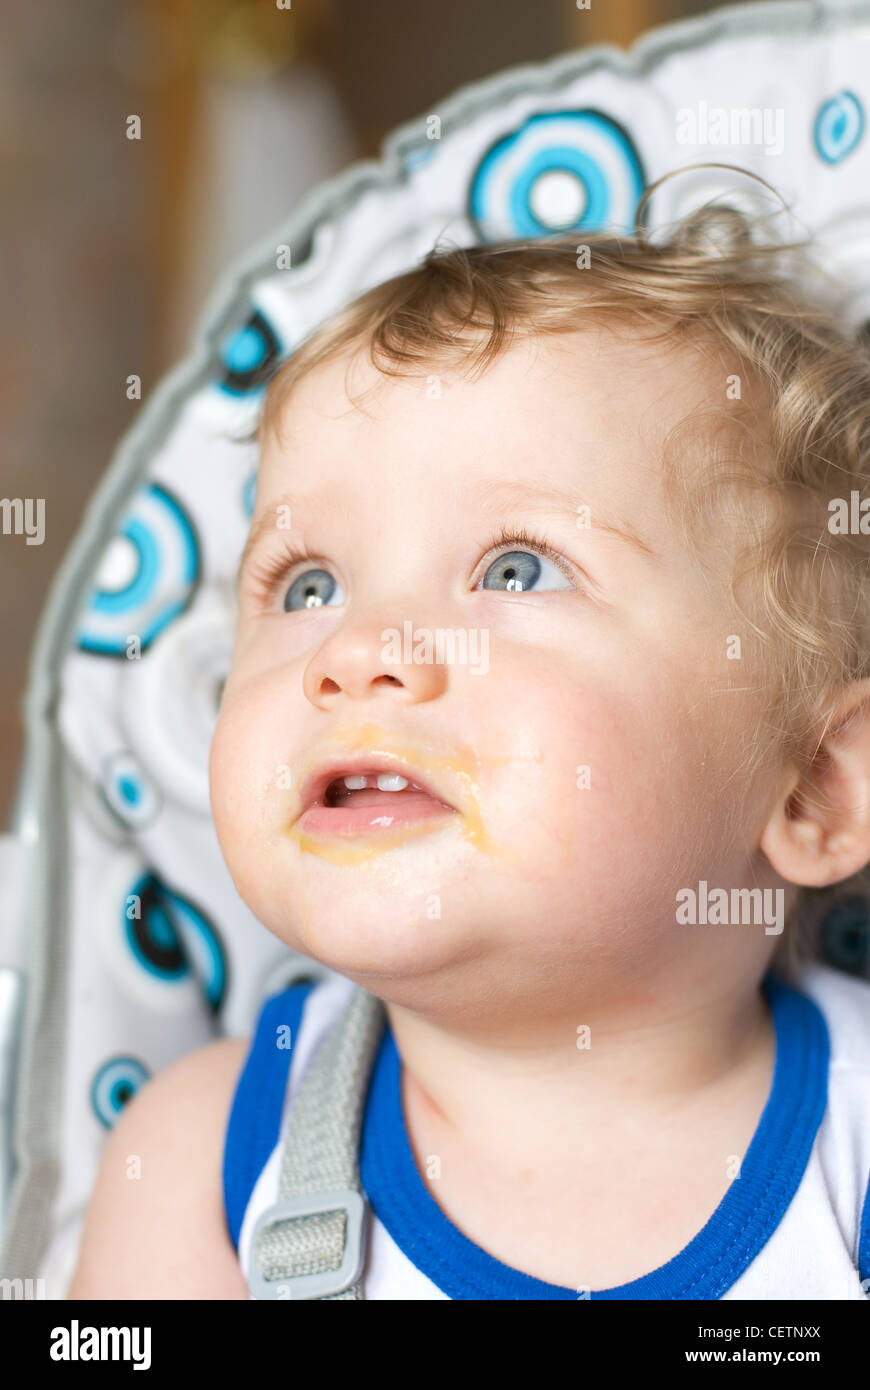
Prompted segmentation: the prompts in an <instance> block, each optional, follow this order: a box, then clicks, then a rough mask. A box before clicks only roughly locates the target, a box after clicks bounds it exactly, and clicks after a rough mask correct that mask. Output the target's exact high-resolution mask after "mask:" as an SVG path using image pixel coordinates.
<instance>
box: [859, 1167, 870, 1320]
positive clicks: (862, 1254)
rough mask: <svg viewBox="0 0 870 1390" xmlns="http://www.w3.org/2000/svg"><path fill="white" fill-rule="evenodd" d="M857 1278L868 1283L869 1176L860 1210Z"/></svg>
mask: <svg viewBox="0 0 870 1390" xmlns="http://www.w3.org/2000/svg"><path fill="white" fill-rule="evenodd" d="M858 1278H859V1279H860V1280H861V1282H862V1284H863V1283H864V1281H865V1280H867V1281H868V1283H870V1178H868V1179H867V1191H866V1192H865V1193H864V1209H863V1211H862V1212H861V1234H860V1237H859V1245H858ZM867 1297H868V1298H870V1288H868V1289H867Z"/></svg>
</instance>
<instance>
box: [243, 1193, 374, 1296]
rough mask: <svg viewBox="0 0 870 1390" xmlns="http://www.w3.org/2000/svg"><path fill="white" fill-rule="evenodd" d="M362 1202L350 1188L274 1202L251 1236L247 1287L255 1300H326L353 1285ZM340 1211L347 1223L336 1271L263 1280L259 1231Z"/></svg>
mask: <svg viewBox="0 0 870 1390" xmlns="http://www.w3.org/2000/svg"><path fill="white" fill-rule="evenodd" d="M365 1209H366V1208H365V1202H364V1200H363V1197H362V1194H361V1193H359V1192H356V1191H355V1190H354V1189H353V1188H351V1187H339V1188H335V1189H334V1190H332V1191H330V1192H312V1193H303V1194H302V1195H301V1196H296V1197H285V1198H284V1199H283V1200H282V1201H280V1202H275V1203H274V1204H273V1205H272V1206H271V1207H267V1209H266V1210H265V1211H264V1212H263V1213H262V1215H261V1216H260V1217H259V1218H258V1220H257V1222H256V1225H255V1226H254V1230H253V1233H252V1235H251V1243H250V1246H249V1249H250V1252H251V1254H250V1268H249V1272H248V1288H249V1289H250V1290H251V1294H252V1295H253V1297H254V1298H256V1299H260V1298H269V1299H275V1298H290V1299H294V1298H303V1299H304V1298H325V1297H327V1296H328V1295H329V1294H333V1293H342V1292H343V1290H344V1289H348V1288H350V1286H351V1284H355V1283H356V1281H357V1280H358V1279H359V1277H360V1274H361V1273H362V1266H363V1256H364V1253H365V1251H364V1242H363V1218H364V1216H365ZM328 1211H343V1212H344V1213H345V1217H346V1221H345V1228H344V1252H343V1254H342V1259H341V1264H340V1265H337V1266H336V1268H335V1269H325V1270H322V1271H321V1272H320V1273H319V1274H290V1275H287V1276H286V1277H284V1278H281V1277H279V1278H277V1279H264V1277H263V1272H262V1270H261V1268H260V1262H259V1260H258V1259H257V1241H258V1238H259V1235H260V1232H261V1231H263V1230H265V1229H266V1227H268V1226H273V1225H276V1224H277V1223H278V1222H279V1221H286V1220H288V1219H289V1218H291V1217H295V1216H318V1215H319V1214H320V1213H321V1212H328ZM287 1290H289V1292H287Z"/></svg>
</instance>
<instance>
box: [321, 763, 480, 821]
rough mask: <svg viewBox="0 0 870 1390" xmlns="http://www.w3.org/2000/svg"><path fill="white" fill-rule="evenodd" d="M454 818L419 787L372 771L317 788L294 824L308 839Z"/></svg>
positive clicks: (452, 809) (448, 807) (343, 776)
mask: <svg viewBox="0 0 870 1390" xmlns="http://www.w3.org/2000/svg"><path fill="white" fill-rule="evenodd" d="M456 814H457V812H456V808H455V807H454V806H451V805H450V804H449V803H448V802H445V801H442V800H440V798H438V797H437V796H436V795H435V794H434V792H431V791H429V790H428V789H427V788H426V787H425V786H422V785H420V784H419V783H418V782H415V781H412V780H411V779H410V778H408V777H405V776H403V775H402V774H400V773H395V772H384V771H379V770H377V769H371V770H370V771H365V772H363V771H354V772H349V773H342V774H339V775H338V776H336V777H333V778H331V780H330V781H329V782H327V783H326V785H325V786H324V787H322V789H315V790H314V794H313V800H309V802H308V805H307V806H306V808H305V810H304V811H303V813H302V815H301V816H300V817H299V821H298V825H299V828H300V829H301V830H303V831H305V832H307V833H308V834H310V835H323V834H326V835H331V834H339V835H359V834H366V833H369V832H377V831H382V830H389V829H396V828H399V827H402V826H408V825H413V824H417V823H419V822H421V821H425V820H429V819H433V818H443V817H447V816H454V815H456Z"/></svg>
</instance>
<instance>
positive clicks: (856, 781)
mask: <svg viewBox="0 0 870 1390" xmlns="http://www.w3.org/2000/svg"><path fill="white" fill-rule="evenodd" d="M813 770H814V773H815V776H816V780H817V784H818V787H819V795H818V796H815V795H814V794H813V792H812V790H811V789H810V787H809V786H808V785H807V784H806V782H805V781H804V780H803V779H802V778H800V776H799V775H798V773H797V772H796V770H795V769H794V767H792V769H791V777H790V779H789V780H787V782H786V784H785V785H784V787H783V788H782V795H781V796H780V799H779V800H778V801H777V804H776V806H775V808H774V810H773V813H772V814H771V817H770V819H769V820H768V822H767V825H766V826H765V828H764V833H763V834H762V837H761V840H760V842H759V843H760V847H761V849H762V850H763V851H764V853H765V854H766V856H767V858H768V859H769V860H770V863H771V864H772V865H773V867H774V869H775V870H776V872H777V873H778V874H779V875H780V876H781V877H782V878H784V879H785V880H786V881H787V882H789V883H797V884H800V885H802V886H804V887H812V888H824V887H827V886H828V885H829V884H832V883H840V882H841V881H842V880H843V879H846V878H850V877H851V876H852V874H856V873H859V872H860V871H861V870H862V869H863V868H865V867H866V865H867V864H868V863H870V679H867V680H863V681H855V682H853V684H852V685H850V686H849V687H848V689H847V691H846V694H845V695H844V696H843V697H842V698H841V700H840V701H839V703H838V704H837V705H836V707H835V708H834V710H833V713H832V717H831V719H830V722H829V724H828V728H827V731H826V733H825V735H824V738H823V739H822V741H821V743H820V744H819V746H818V749H817V750H816V752H815V755H814V759H813Z"/></svg>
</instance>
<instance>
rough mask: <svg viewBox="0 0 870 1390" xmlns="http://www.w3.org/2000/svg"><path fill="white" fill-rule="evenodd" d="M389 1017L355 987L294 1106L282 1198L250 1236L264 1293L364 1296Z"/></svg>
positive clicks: (254, 1288)
mask: <svg viewBox="0 0 870 1390" xmlns="http://www.w3.org/2000/svg"><path fill="white" fill-rule="evenodd" d="M385 1022H386V1012H385V1010H384V1006H383V1004H382V1003H381V1001H380V999H378V998H376V997H375V995H373V994H369V993H368V991H367V990H364V989H360V988H359V986H356V987H355V988H354V991H353V993H352V994H351V997H350V999H349V1000H348V1003H347V1004H346V1006H345V1008H344V1010H343V1011H342V1013H341V1015H340V1016H339V1018H338V1019H337V1021H336V1022H335V1024H334V1025H333V1026H332V1028H331V1029H330V1031H329V1033H328V1034H327V1035H326V1037H324V1038H323V1039H322V1040H321V1042H320V1044H319V1046H318V1048H317V1050H316V1052H315V1054H314V1056H313V1057H312V1059H311V1061H310V1063H309V1065H308V1068H307V1070H306V1072H305V1075H304V1078H303V1080H302V1084H301V1086H300V1088H299V1092H298V1094H297V1095H296V1096H295V1097H294V1099H293V1103H292V1109H291V1112H290V1119H289V1123H288V1126H287V1133H286V1138H285V1140H284V1149H283V1153H282V1156H281V1177H280V1181H279V1186H278V1200H277V1201H276V1202H275V1203H274V1204H273V1205H272V1206H271V1207H269V1208H268V1209H267V1210H266V1211H264V1212H263V1213H262V1215H261V1216H260V1217H259V1219H258V1221H257V1223H256V1225H255V1227H254V1230H253V1234H252V1237H251V1260H250V1270H249V1273H248V1287H249V1288H250V1290H251V1294H252V1296H253V1297H254V1298H256V1299H261V1298H279V1299H281V1298H288V1299H293V1298H303V1299H314V1298H325V1299H336V1298H355V1299H362V1297H363V1294H362V1288H361V1285H360V1284H359V1282H358V1281H359V1277H360V1274H361V1272H362V1266H363V1260H364V1254H365V1215H366V1204H365V1199H364V1197H363V1195H362V1188H361V1184H360V1179H359V1160H358V1154H359V1139H360V1129H361V1125H362V1112H363V1104H364V1101H365V1097H366V1092H367V1089H368V1086H367V1082H368V1078H369V1075H370V1073H371V1068H372V1064H373V1062H374V1058H375V1053H376V1050H377V1046H378V1043H379V1042H380V1039H381V1034H382V1032H383V1028H384V1024H385Z"/></svg>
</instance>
